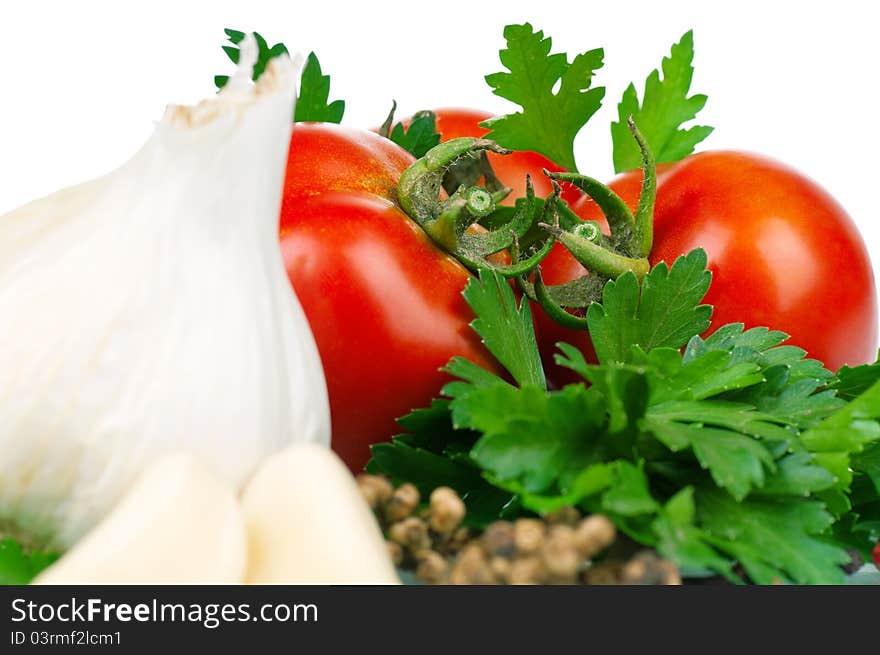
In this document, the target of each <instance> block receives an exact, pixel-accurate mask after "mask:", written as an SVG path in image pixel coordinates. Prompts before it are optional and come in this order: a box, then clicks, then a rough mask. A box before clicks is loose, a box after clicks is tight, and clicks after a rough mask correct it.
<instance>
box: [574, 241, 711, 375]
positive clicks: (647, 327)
mask: <svg viewBox="0 0 880 655" xmlns="http://www.w3.org/2000/svg"><path fill="white" fill-rule="evenodd" d="M711 280H712V274H711V273H710V272H709V271H708V270H706V253H705V252H704V251H703V250H701V249H697V250H693V251H691V252H690V253H689V254H688V255H686V256H682V257H679V258H678V259H677V260H676V261H675V263H674V264H673V265H672V268H671V269H670V268H668V267H667V266H666V263H665V262H660V263H659V264H657V266H655V267H654V268H653V269H651V272H650V273H648V275H647V276H645V279H644V280H643V282H642V285H641V289H640V288H639V283H638V280H637V279H636V277H635V275H633V274H632V273H626V274H624V275H622V276H620V277H619V278H617V280H610V281H609V282H608V283H607V284H606V285H605V289H604V291H603V293H602V303H601V304H599V303H593V304H592V305H590V308H589V310H588V311H587V321H588V323H589V327H590V337H591V339H592V341H593V346H594V347H595V349H596V355H597V356H598V357H599V362H600V363H602V364H606V363H609V362H628V361H630V360H631V357H632V354H633V351H632V346H633V345H637V346H639V347H640V348H642V350H645V351H649V350H651V349H653V348H659V347H664V346H665V347H671V348H678V347H680V346H683V345H684V344H685V343H687V341H688V339H690V338H691V337H692V336H694V335H696V334H699V333H700V332H702V331H703V330H705V329H706V328H708V327H709V317H710V316H711V314H712V308H711V306H709V305H700V304H699V303H700V301H701V300H702V299H703V297H704V296H705V295H706V291H707V290H708V289H709V283H710V282H711Z"/></svg>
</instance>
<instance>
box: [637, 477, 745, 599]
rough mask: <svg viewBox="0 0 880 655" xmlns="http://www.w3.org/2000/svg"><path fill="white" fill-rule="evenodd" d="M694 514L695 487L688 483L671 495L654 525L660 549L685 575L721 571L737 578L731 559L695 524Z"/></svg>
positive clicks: (727, 576) (734, 580) (731, 577)
mask: <svg viewBox="0 0 880 655" xmlns="http://www.w3.org/2000/svg"><path fill="white" fill-rule="evenodd" d="M695 515H696V508H695V503H694V488H693V487H685V488H683V489H682V490H681V491H679V492H678V493H677V494H675V495H674V496H673V497H672V498H670V499H669V501H668V502H667V503H666V505H665V506H664V507H663V509H662V510H661V511H660V514H659V516H658V517H657V519H656V520H655V521H654V523H653V525H652V527H653V529H654V532H655V533H656V534H657V537H658V542H657V549H658V550H659V551H660V552H661V553H663V555H665V556H666V557H668V558H669V559H671V560H673V561H674V562H677V563H678V566H679V567H680V568H681V569H682V574H684V575H688V574H691V575H695V576H700V577H704V576H706V575H708V574H711V573H712V572H718V573H721V574H722V575H723V576H724V577H726V578H727V579H729V580H731V581H732V582H738V581H739V580H738V578H737V577H736V576H735V575H734V573H733V567H732V565H731V562H730V560H728V559H726V558H724V557H722V556H721V555H720V554H719V553H718V552H717V551H716V550H715V549H714V548H713V547H712V544H711V540H710V538H709V537H708V535H707V534H706V533H705V532H704V531H703V530H700V529H699V528H697V527H696V526H695V525H694V521H695Z"/></svg>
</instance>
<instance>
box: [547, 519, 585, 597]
mask: <svg viewBox="0 0 880 655" xmlns="http://www.w3.org/2000/svg"><path fill="white" fill-rule="evenodd" d="M541 559H542V560H543V562H544V568H545V569H546V570H547V573H548V575H549V576H550V578H551V579H552V580H553V581H554V582H561V583H570V582H574V578H575V575H576V574H577V571H578V567H579V566H580V563H581V562H582V561H583V558H582V557H580V554H579V553H578V550H577V548H576V547H575V539H574V530H573V529H572V528H571V526H569V525H565V524H557V525H554V526H551V528H550V530H549V531H548V533H547V537H546V538H545V540H544V545H543V546H542V547H541Z"/></svg>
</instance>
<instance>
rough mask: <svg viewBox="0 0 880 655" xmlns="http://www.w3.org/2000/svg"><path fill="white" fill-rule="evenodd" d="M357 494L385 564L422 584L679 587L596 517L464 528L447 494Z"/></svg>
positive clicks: (406, 489) (372, 490)
mask: <svg viewBox="0 0 880 655" xmlns="http://www.w3.org/2000/svg"><path fill="white" fill-rule="evenodd" d="M357 482H358V486H359V487H360V490H361V493H362V494H363V496H364V498H365V499H366V501H367V503H368V504H369V505H370V507H371V508H372V510H373V512H374V513H375V515H376V518H377V519H378V521H379V524H380V526H381V527H382V531H383V533H384V534H385V538H386V543H387V546H388V550H389V553H390V555H391V559H392V560H393V561H394V564H395V565H396V566H397V567H398V568H399V569H401V570H403V571H409V572H412V573H414V575H415V576H416V578H418V580H419V581H421V582H424V583H428V584H480V585H491V584H667V585H668V584H681V576H680V575H679V572H678V569H677V568H676V567H675V565H674V564H672V562H670V561H668V560H666V559H663V558H661V557H660V556H659V555H657V554H656V553H655V552H654V551H651V550H644V549H638V548H637V547H635V545H634V544H633V543H632V542H630V541H629V540H627V539H624V538H619V537H618V535H617V531H616V530H615V528H614V524H613V523H611V521H610V520H608V518H607V517H605V516H602V515H601V514H591V515H589V516H586V517H584V516H582V515H581V513H580V512H579V511H578V510H577V509H575V508H573V507H565V508H563V509H561V510H559V511H557V512H554V513H552V514H548V515H546V516H544V517H542V518H520V519H517V520H516V521H495V522H494V523H491V524H490V525H488V526H487V527H486V529H485V530H483V531H482V532H481V533H475V532H472V531H471V530H469V529H468V528H467V527H465V526H464V525H462V523H463V521H464V518H465V513H466V510H465V505H464V502H462V500H461V498H459V496H458V494H457V493H456V492H455V491H454V490H453V489H450V488H449V487H438V488H437V489H434V490H433V491H432V492H431V495H430V497H429V498H428V500H427V503H422V498H421V497H420V494H419V491H418V489H416V487H415V486H413V485H412V484H408V483H407V484H402V485H400V486H399V487H397V488H394V487H393V486H392V484H391V483H390V482H389V481H388V480H387V479H386V478H383V477H379V476H374V475H367V474H362V475H360V476H358V478H357Z"/></svg>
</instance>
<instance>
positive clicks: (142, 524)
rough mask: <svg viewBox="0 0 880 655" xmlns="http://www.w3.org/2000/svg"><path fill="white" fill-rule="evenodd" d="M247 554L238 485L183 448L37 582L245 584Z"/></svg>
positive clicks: (143, 479) (151, 472)
mask: <svg viewBox="0 0 880 655" xmlns="http://www.w3.org/2000/svg"><path fill="white" fill-rule="evenodd" d="M246 558H247V539H246V536H245V530H244V519H243V516H242V512H241V507H240V505H239V503H238V499H237V498H236V497H235V494H234V493H233V491H232V489H231V488H230V487H229V486H228V485H226V484H225V483H223V482H222V481H221V480H220V479H219V478H218V477H217V476H216V475H214V474H213V473H211V472H210V471H208V470H207V469H205V468H204V467H202V466H201V465H199V464H198V463H197V462H196V460H195V459H194V458H193V457H191V456H189V455H183V454H177V455H170V456H167V457H165V458H164V459H162V460H161V461H160V462H158V463H157V464H155V465H153V466H152V467H151V468H150V469H149V470H147V471H146V472H145V473H144V474H143V475H142V476H141V478H140V479H139V480H138V481H137V482H136V483H135V484H134V486H133V487H132V488H131V490H130V491H129V492H128V493H127V494H126V495H125V497H124V498H123V499H122V500H121V501H120V502H119V504H118V505H116V506H115V507H114V508H113V510H112V511H111V513H110V514H109V516H107V518H106V519H104V521H102V522H101V523H100V524H99V525H98V526H97V527H96V528H95V529H94V530H92V531H91V532H89V533H88V534H87V535H86V536H85V537H84V538H83V539H81V540H80V541H79V542H78V543H77V544H76V546H74V547H73V549H71V550H70V551H69V552H68V553H67V554H65V555H64V556H63V557H62V558H61V559H60V560H58V561H57V562H56V563H55V564H53V565H52V566H50V567H49V568H48V569H46V570H45V571H43V573H41V574H40V575H39V576H38V577H37V578H36V579H35V580H34V584H48V585H57V584H238V583H240V582H241V581H242V579H243V577H244V571H245V566H246V564H245V560H246Z"/></svg>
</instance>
